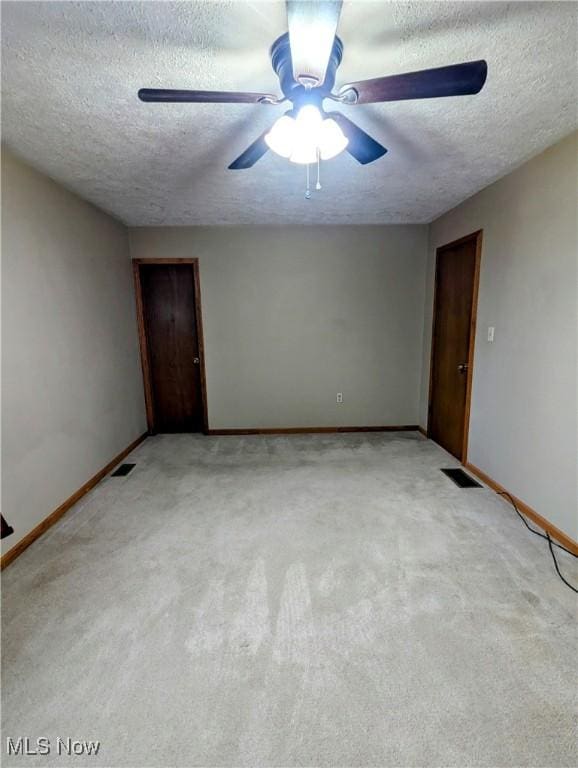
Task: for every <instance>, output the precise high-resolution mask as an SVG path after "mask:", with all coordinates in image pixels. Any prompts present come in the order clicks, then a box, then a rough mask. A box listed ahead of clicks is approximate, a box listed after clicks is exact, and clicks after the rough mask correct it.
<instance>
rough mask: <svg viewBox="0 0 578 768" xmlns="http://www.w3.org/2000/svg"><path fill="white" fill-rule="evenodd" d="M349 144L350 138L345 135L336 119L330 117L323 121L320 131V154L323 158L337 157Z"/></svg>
mask: <svg viewBox="0 0 578 768" xmlns="http://www.w3.org/2000/svg"><path fill="white" fill-rule="evenodd" d="M348 144H349V139H348V138H346V137H345V136H344V135H343V131H342V130H341V128H340V127H339V126H338V125H337V123H336V122H335V120H332V119H331V118H330V117H328V118H327V120H324V121H323V123H322V124H321V128H320V131H319V154H320V156H321V159H322V160H331V158H332V157H336V156H337V155H338V154H339V153H340V152H343V150H344V149H345V147H346V146H347V145H348Z"/></svg>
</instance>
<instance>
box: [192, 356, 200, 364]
mask: <svg viewBox="0 0 578 768" xmlns="http://www.w3.org/2000/svg"><path fill="white" fill-rule="evenodd" d="M193 363H194V364H195V365H198V364H199V358H198V357H193Z"/></svg>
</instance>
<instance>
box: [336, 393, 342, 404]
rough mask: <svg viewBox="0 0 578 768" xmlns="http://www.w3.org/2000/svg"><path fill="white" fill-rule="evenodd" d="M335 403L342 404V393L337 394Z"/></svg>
mask: <svg viewBox="0 0 578 768" xmlns="http://www.w3.org/2000/svg"><path fill="white" fill-rule="evenodd" d="M337 402H338V403H342V402H343V392H338V393H337Z"/></svg>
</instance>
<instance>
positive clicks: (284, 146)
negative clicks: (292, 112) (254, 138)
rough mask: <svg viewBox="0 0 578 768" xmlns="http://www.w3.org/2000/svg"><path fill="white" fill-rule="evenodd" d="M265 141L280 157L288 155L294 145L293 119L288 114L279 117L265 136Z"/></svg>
mask: <svg viewBox="0 0 578 768" xmlns="http://www.w3.org/2000/svg"><path fill="white" fill-rule="evenodd" d="M265 142H266V144H267V146H268V147H269V149H272V150H273V152H276V153H277V154H278V155H281V157H290V156H291V155H292V153H293V147H294V145H295V120H294V119H293V118H292V117H289V115H283V117H280V118H279V120H277V122H276V123H275V124H274V125H273V127H272V128H271V130H270V131H269V133H268V134H267V135H266V136H265Z"/></svg>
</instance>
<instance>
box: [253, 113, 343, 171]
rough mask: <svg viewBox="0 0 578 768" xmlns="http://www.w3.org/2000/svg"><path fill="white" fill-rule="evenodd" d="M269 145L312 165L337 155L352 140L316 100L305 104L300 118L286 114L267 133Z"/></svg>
mask: <svg viewBox="0 0 578 768" xmlns="http://www.w3.org/2000/svg"><path fill="white" fill-rule="evenodd" d="M265 142H266V144H267V146H268V147H269V149H272V150H273V152H275V153H276V154H278V155H280V156H281V157H285V158H288V159H289V160H290V161H291V162H292V163H297V164H298V165H308V164H311V163H316V162H317V159H318V156H319V158H320V159H321V160H330V159H331V158H333V157H336V156H337V155H338V154H339V153H340V152H343V150H344V149H345V148H346V147H347V145H348V143H349V141H348V140H347V139H346V137H345V136H344V135H343V131H342V130H341V128H340V127H339V126H338V125H337V123H336V122H335V120H333V119H331V118H325V119H323V116H322V114H321V112H320V111H319V109H318V108H317V107H315V106H314V105H312V104H307V105H306V106H304V107H302V108H301V109H300V110H299V112H298V114H297V117H296V118H293V117H290V116H289V115H283V117H280V118H279V120H277V121H276V122H275V124H274V125H273V127H272V128H271V130H270V131H269V133H267V134H266V135H265Z"/></svg>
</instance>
